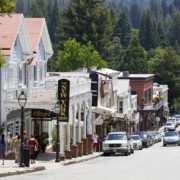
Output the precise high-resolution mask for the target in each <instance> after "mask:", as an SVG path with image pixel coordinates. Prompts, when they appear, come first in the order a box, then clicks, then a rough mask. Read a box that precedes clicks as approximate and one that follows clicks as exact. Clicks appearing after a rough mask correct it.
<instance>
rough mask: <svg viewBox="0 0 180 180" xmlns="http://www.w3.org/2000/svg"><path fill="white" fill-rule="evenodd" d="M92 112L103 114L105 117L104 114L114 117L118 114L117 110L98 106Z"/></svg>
mask: <svg viewBox="0 0 180 180" xmlns="http://www.w3.org/2000/svg"><path fill="white" fill-rule="evenodd" d="M92 112H93V113H97V114H101V115H104V114H105V115H112V114H114V113H115V112H116V110H115V109H113V108H107V107H103V106H98V107H92Z"/></svg>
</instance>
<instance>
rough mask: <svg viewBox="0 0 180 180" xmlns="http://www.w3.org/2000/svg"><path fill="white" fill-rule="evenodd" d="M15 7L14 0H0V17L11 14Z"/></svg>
mask: <svg viewBox="0 0 180 180" xmlns="http://www.w3.org/2000/svg"><path fill="white" fill-rule="evenodd" d="M14 7H15V0H0V15H3V14H5V13H11V12H12V11H13V10H14Z"/></svg>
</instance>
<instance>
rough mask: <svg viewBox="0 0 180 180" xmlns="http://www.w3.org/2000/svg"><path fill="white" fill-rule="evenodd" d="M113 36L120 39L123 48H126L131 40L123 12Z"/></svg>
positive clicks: (129, 27) (128, 24) (126, 19)
mask: <svg viewBox="0 0 180 180" xmlns="http://www.w3.org/2000/svg"><path fill="white" fill-rule="evenodd" d="M113 36H116V37H118V38H120V40H121V45H122V47H123V48H127V47H128V45H129V43H130V40H131V24H130V22H129V20H128V17H127V15H126V14H125V13H124V12H123V13H122V14H120V16H119V18H118V22H117V24H116V26H115V28H114V32H113Z"/></svg>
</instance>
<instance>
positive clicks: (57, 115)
mask: <svg viewBox="0 0 180 180" xmlns="http://www.w3.org/2000/svg"><path fill="white" fill-rule="evenodd" d="M59 111H60V103H59V101H57V103H56V104H55V106H54V112H55V113H56V120H57V124H56V136H57V137H56V160H55V162H59V161H60V159H59Z"/></svg>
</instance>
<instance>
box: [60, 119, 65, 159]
mask: <svg viewBox="0 0 180 180" xmlns="http://www.w3.org/2000/svg"><path fill="white" fill-rule="evenodd" d="M59 125H60V133H59V136H60V137H59V139H60V147H59V148H60V160H61V161H63V160H64V159H65V155H64V124H63V123H62V122H60V123H59Z"/></svg>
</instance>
